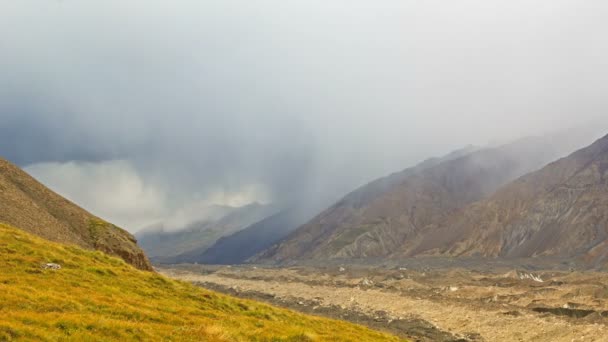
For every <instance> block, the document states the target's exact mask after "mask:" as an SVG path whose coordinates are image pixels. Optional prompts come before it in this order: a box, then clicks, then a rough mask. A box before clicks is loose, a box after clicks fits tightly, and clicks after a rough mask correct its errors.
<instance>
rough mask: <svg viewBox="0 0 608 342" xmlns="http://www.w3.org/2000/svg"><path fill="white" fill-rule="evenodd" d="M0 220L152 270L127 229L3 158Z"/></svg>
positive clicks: (1, 163) (0, 166) (0, 168)
mask: <svg viewBox="0 0 608 342" xmlns="http://www.w3.org/2000/svg"><path fill="white" fill-rule="evenodd" d="M0 222H5V223H7V224H10V225H12V226H14V227H16V228H20V229H23V230H26V231H28V232H30V233H33V234H36V235H38V236H41V237H43V238H46V239H48V240H52V241H56V242H61V243H70V244H75V245H78V246H80V247H84V248H88V249H97V250H100V251H102V252H105V253H107V254H110V255H114V256H118V257H120V258H122V259H123V260H125V261H126V262H127V263H129V264H131V265H133V266H135V267H137V268H139V269H142V270H152V266H151V265H150V262H149V261H148V258H147V257H146V255H145V254H144V252H143V251H142V250H141V249H140V248H139V247H138V246H137V242H136V240H135V238H134V237H133V236H132V235H131V234H129V233H128V232H127V231H125V230H123V229H121V228H118V227H116V226H114V225H113V224H111V223H108V222H105V221H103V220H101V219H99V218H97V217H95V216H94V215H92V214H90V213H88V212H87V211H85V210H84V209H82V208H80V207H78V206H77V205H75V204H74V203H72V202H70V201H68V200H67V199H65V198H63V197H61V196H59V195H58V194H56V193H55V192H53V191H51V190H50V189H48V188H47V187H45V186H44V185H42V184H41V183H39V182H38V181H36V180H35V179H34V178H32V177H31V176H29V175H28V174H27V173H25V172H24V171H22V170H21V169H19V168H18V167H17V166H15V165H13V164H11V163H9V162H8V161H6V160H4V159H1V158H0Z"/></svg>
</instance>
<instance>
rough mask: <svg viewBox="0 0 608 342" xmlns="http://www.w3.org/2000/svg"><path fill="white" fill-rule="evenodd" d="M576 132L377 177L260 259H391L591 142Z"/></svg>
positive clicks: (441, 160)
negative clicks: (478, 204) (446, 222)
mask: <svg viewBox="0 0 608 342" xmlns="http://www.w3.org/2000/svg"><path fill="white" fill-rule="evenodd" d="M575 133H576V132H563V133H558V134H554V135H550V136H544V137H531V138H525V139H521V140H519V141H516V142H514V143H510V144H506V145H503V146H498V147H492V148H485V149H481V150H477V151H474V152H471V153H468V154H467V153H466V152H467V151H466V150H465V151H464V153H463V152H456V153H454V154H451V155H448V156H446V157H444V158H441V159H436V160H432V161H430V162H429V161H427V162H424V163H422V164H420V165H418V166H416V167H414V168H411V169H407V170H405V171H402V172H401V173H399V174H396V175H392V176H389V177H388V178H384V179H380V180H377V181H375V182H372V183H370V184H369V185H367V186H364V187H362V188H360V189H358V190H356V191H354V192H353V193H351V194H349V195H347V196H346V197H345V198H343V199H342V200H341V201H339V202H338V203H336V204H335V205H333V206H331V207H330V208H329V209H327V210H325V211H324V212H322V213H321V214H320V215H318V216H317V217H315V218H314V219H313V220H311V221H310V222H308V223H307V224H305V225H304V226H302V227H300V228H298V229H297V230H296V231H295V232H294V233H293V234H291V235H290V236H288V237H287V238H286V239H285V240H284V241H282V242H280V243H279V244H277V245H276V246H273V247H272V248H270V249H269V250H267V251H265V252H264V253H262V254H261V255H260V256H259V257H258V258H257V260H258V261H260V262H286V261H292V260H298V259H328V258H370V257H371V258H373V257H386V256H389V255H391V254H393V253H395V252H396V251H399V250H400V249H401V248H402V246H403V244H404V243H405V242H406V241H412V240H416V239H418V238H419V236H420V235H421V234H422V233H423V232H424V230H425V228H426V227H428V226H432V225H434V224H437V223H439V222H442V221H443V220H445V219H446V218H447V217H449V216H450V215H452V214H453V213H454V212H456V211H458V210H459V209H462V208H464V207H466V206H467V205H469V204H471V203H473V202H476V201H478V200H481V199H483V198H486V197H488V196H490V195H491V194H493V193H494V192H495V191H496V190H497V189H498V188H500V187H501V186H503V185H505V184H507V183H509V182H511V181H513V180H514V179H516V178H518V177H520V176H521V175H524V174H526V173H528V172H530V171H534V170H537V169H539V168H541V167H543V166H544V165H546V164H547V163H549V162H551V161H553V160H555V159H557V158H559V157H561V156H563V155H564V151H568V152H570V151H573V150H574V149H575V148H576V147H577V146H581V145H583V143H581V141H585V140H586V139H589V138H588V137H587V136H586V135H584V134H575ZM463 154H464V155H463Z"/></svg>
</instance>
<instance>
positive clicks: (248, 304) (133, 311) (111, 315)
mask: <svg viewBox="0 0 608 342" xmlns="http://www.w3.org/2000/svg"><path fill="white" fill-rule="evenodd" d="M0 260H2V262H0V303H1V305H0V315H1V316H0V317H2V319H0V341H217V342H228V341H313V340H315V341H316V340H320V341H321V340H323V341H325V340H327V341H329V340H332V341H398V340H399V339H398V338H396V337H393V336H389V335H386V334H383V333H380V332H374V331H371V330H369V329H367V328H364V327H361V326H357V325H354V324H350V323H346V322H340V321H335V320H331V319H326V318H321V317H313V316H306V315H303V314H299V313H295V312H292V311H289V310H285V309H279V308H275V307H272V306H269V305H266V304H261V303H257V302H254V301H251V300H245V299H237V298H233V297H229V296H225V295H221V294H219V293H215V292H212V291H208V290H205V289H202V288H199V287H195V286H193V285H191V284H189V283H186V282H181V281H175V280H171V279H169V278H166V277H164V276H162V275H160V274H157V273H154V272H142V271H140V270H137V269H135V268H133V267H132V266H130V265H128V264H126V263H125V262H123V261H122V260H120V259H118V258H114V257H110V256H108V255H105V254H102V253H98V252H93V251H88V250H84V249H81V248H78V247H76V246H66V245H63V244H59V243H54V242H50V241H48V240H44V239H41V238H39V237H36V236H34V235H32V234H29V233H27V232H25V231H23V230H20V229H16V228H13V227H10V226H7V225H4V224H0ZM47 263H56V264H58V265H59V266H60V267H58V266H55V267H49V268H46V267H44V266H46V264H47ZM50 266H54V265H50Z"/></svg>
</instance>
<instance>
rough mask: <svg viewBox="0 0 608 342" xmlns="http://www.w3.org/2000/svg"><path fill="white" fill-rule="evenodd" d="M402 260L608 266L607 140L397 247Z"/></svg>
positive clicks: (547, 167)
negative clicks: (540, 260)
mask: <svg viewBox="0 0 608 342" xmlns="http://www.w3.org/2000/svg"><path fill="white" fill-rule="evenodd" d="M403 247H404V248H403V249H402V253H403V254H404V255H420V254H433V255H449V256H473V255H475V256H484V257H508V258H511V257H538V256H555V257H562V258H578V259H579V260H581V261H583V262H585V263H586V264H588V265H589V266H598V267H599V266H602V265H608V136H606V137H604V138H602V139H600V140H598V141H596V142H595V143H594V144H592V145H591V146H589V147H586V148H584V149H581V150H579V151H577V152H575V153H573V154H571V155H570V156H568V157H566V158H562V159H560V160H558V161H556V162H554V163H551V164H549V165H548V166H546V167H545V168H543V169H541V170H539V171H537V172H533V173H531V174H529V175H526V176H524V177H521V178H520V179H518V180H516V181H514V182H513V183H511V184H509V185H507V186H505V187H503V188H502V189H500V190H499V191H498V192H496V194H494V195H493V196H492V197H490V198H488V199H486V200H483V201H480V202H478V203H475V204H472V205H471V206H469V207H467V208H465V209H464V210H462V211H459V212H458V213H456V214H455V215H452V216H450V217H449V218H448V219H447V220H445V221H443V222H441V223H440V224H439V225H438V226H437V227H431V228H430V229H429V230H428V232H427V233H426V234H425V235H424V236H423V237H422V238H421V239H420V240H419V241H413V242H412V243H411V244H408V245H404V246H403Z"/></svg>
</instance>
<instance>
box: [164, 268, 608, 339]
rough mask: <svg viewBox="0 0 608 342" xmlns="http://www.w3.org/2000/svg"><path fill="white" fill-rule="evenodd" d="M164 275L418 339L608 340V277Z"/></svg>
mask: <svg viewBox="0 0 608 342" xmlns="http://www.w3.org/2000/svg"><path fill="white" fill-rule="evenodd" d="M162 272H163V273H165V274H167V275H169V276H171V277H174V278H178V279H182V280H186V281H191V282H194V283H196V284H199V285H201V286H204V287H209V288H213V289H216V290H221V291H224V292H226V293H230V294H233V295H237V296H242V297H249V298H255V299H258V300H266V301H269V302H272V303H274V304H278V305H284V306H288V307H291V308H294V309H298V310H301V311H304V312H312V313H317V314H320V315H329V316H332V317H338V318H342V319H347V320H351V321H356V322H358V323H362V324H367V325H370V326H372V327H374V328H378V329H384V330H388V331H391V332H392V333H395V334H398V335H401V336H403V337H409V338H411V339H412V340H414V341H416V340H418V341H551V342H553V341H556V342H559V341H565V342H566V341H567V342H572V341H608V275H606V274H604V273H580V272H563V271H561V272H560V271H548V272H535V273H531V272H527V271H518V270H508V269H505V270H501V271H498V272H492V273H490V272H482V271H471V270H466V269H443V270H428V269H418V270H410V269H403V268H402V269H399V268H395V269H378V268H376V269H369V268H350V267H346V268H338V267H331V268H325V269H318V268H304V267H299V268H289V269H286V268H258V267H253V266H243V267H221V268H218V267H212V266H199V265H189V266H187V265H182V266H175V267H174V268H172V269H163V270H162Z"/></svg>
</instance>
